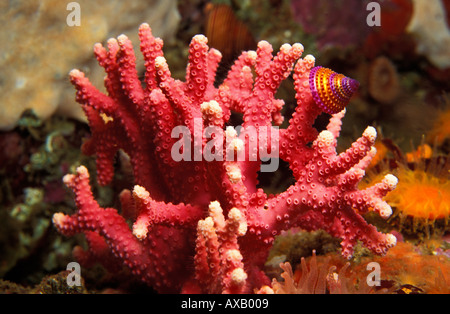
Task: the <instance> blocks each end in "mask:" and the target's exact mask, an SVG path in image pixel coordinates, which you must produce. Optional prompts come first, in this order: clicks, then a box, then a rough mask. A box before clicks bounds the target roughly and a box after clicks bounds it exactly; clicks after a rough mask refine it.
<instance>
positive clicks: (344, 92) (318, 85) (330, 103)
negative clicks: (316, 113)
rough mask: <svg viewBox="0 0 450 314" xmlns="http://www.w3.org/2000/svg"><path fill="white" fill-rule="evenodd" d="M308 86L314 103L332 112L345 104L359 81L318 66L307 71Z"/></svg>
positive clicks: (340, 108) (335, 111) (340, 109)
mask: <svg viewBox="0 0 450 314" xmlns="http://www.w3.org/2000/svg"><path fill="white" fill-rule="evenodd" d="M309 87H310V89H311V93H312V96H313V99H314V101H315V102H316V104H317V105H318V106H319V107H320V108H321V109H322V110H323V111H325V112H326V113H329V114H334V113H338V112H340V111H342V110H343V109H344V108H345V106H347V104H348V103H349V101H350V98H351V97H352V95H353V93H354V92H355V91H356V90H357V89H358V87H359V82H358V81H357V80H354V79H351V78H349V77H346V76H345V75H343V74H339V73H336V72H334V71H332V70H330V69H327V68H324V67H320V66H319V67H314V68H312V69H311V72H310V73H309Z"/></svg>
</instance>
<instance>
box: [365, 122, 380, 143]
mask: <svg viewBox="0 0 450 314" xmlns="http://www.w3.org/2000/svg"><path fill="white" fill-rule="evenodd" d="M363 136H364V137H365V138H367V139H368V140H369V141H371V142H372V143H374V142H375V140H376V138H377V130H376V129H375V128H374V127H373V126H368V127H367V128H366V130H365V131H364V133H363Z"/></svg>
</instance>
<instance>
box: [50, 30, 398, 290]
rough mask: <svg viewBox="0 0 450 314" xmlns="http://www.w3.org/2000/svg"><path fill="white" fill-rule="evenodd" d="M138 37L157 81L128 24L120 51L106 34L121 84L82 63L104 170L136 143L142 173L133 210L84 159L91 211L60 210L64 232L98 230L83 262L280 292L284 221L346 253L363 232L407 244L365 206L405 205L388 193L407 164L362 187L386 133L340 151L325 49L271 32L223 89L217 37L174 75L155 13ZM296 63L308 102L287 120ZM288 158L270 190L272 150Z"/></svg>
mask: <svg viewBox="0 0 450 314" xmlns="http://www.w3.org/2000/svg"><path fill="white" fill-rule="evenodd" d="M139 37H140V41H141V46H140V47H141V52H142V54H143V55H144V59H145V67H146V72H145V78H144V84H141V82H140V80H139V77H138V74H137V71H136V67H135V55H134V52H133V49H132V45H131V42H130V40H129V39H128V38H127V37H126V36H125V35H121V36H119V37H118V38H117V39H110V40H109V41H108V47H107V49H106V48H105V47H103V46H102V45H100V44H97V45H95V49H94V51H95V55H96V57H97V59H98V61H99V63H100V65H101V66H102V67H104V68H105V70H106V73H107V76H106V78H105V87H106V89H107V91H108V95H105V94H103V93H101V92H99V91H98V90H97V89H96V88H95V87H94V86H93V85H92V84H91V83H90V82H89V80H88V79H87V78H86V77H85V76H84V74H83V73H82V72H80V71H78V70H73V71H72V72H71V73H70V79H71V82H72V83H73V85H74V86H75V88H76V89H77V100H78V102H79V103H80V104H81V106H82V108H83V110H84V111H85V113H86V115H87V117H88V120H89V125H90V128H91V132H92V136H91V138H90V139H89V140H88V141H87V142H86V143H85V144H84V146H83V150H84V152H85V153H87V154H92V155H95V156H96V158H97V172H98V181H99V182H100V183H101V184H108V183H109V182H110V181H111V179H112V177H113V174H114V167H113V161H114V156H115V155H116V153H117V152H118V150H123V151H124V152H126V153H127V154H128V155H129V157H130V161H131V164H132V168H133V173H134V180H135V184H136V185H135V186H134V188H133V189H132V190H131V191H130V190H124V191H123V192H122V193H121V195H120V199H121V206H122V210H121V212H122V215H121V214H119V213H118V211H117V210H116V209H113V208H101V207H100V206H99V205H98V203H97V202H96V200H95V199H94V197H93V194H92V191H91V188H90V185H89V173H88V171H87V169H86V168H85V167H79V168H78V169H77V172H76V173H75V174H69V175H67V176H66V177H65V178H64V182H65V183H66V184H67V186H69V187H70V188H71V189H72V190H73V191H74V193H75V200H76V204H77V207H78V211H77V212H76V213H75V214H73V215H70V216H69V215H64V214H62V213H58V214H55V216H54V219H53V221H54V224H55V226H56V227H57V228H58V230H59V231H60V232H61V233H63V234H65V235H68V236H71V235H73V234H75V233H84V234H85V235H86V237H87V240H88V242H89V250H88V251H83V250H81V249H79V248H77V249H76V250H75V254H76V255H77V257H78V258H79V260H80V261H83V262H86V263H87V262H89V261H93V260H95V259H97V260H98V259H100V260H102V261H103V263H104V264H107V266H109V267H114V266H117V265H126V266H127V267H129V268H130V269H131V271H132V273H133V274H134V275H136V276H137V277H139V278H140V279H141V280H142V281H144V282H145V283H147V284H148V285H150V286H152V287H154V288H155V289H156V290H157V291H159V292H180V291H182V292H202V293H207V292H209V293H218V292H232V293H240V292H242V293H247V292H254V291H256V290H258V289H260V288H262V287H264V291H265V292H267V291H270V290H271V289H270V280H269V278H267V276H266V275H265V274H264V273H263V271H262V268H263V265H264V262H265V260H266V258H267V255H268V252H269V249H270V247H271V245H272V242H273V240H274V237H275V236H276V235H277V234H279V233H280V232H281V231H282V230H286V229H289V228H292V227H300V228H303V229H306V230H316V229H324V230H326V231H327V232H328V233H330V234H331V235H332V236H335V237H337V238H340V239H341V241H342V242H341V246H342V254H343V255H344V256H345V257H350V256H351V255H352V253H353V247H354V245H355V244H356V242H357V241H358V240H359V241H361V242H362V243H363V244H364V245H365V246H366V247H367V248H369V249H370V250H371V251H373V252H375V253H377V254H380V255H382V254H384V253H386V252H387V250H388V249H389V248H390V247H392V246H393V245H395V243H396V239H395V237H394V236H393V235H391V234H383V233H380V232H378V231H377V230H376V228H375V227H374V226H372V225H369V224H368V223H367V222H366V221H365V220H364V219H363V218H362V217H361V216H360V214H361V213H365V212H367V211H368V210H374V211H376V212H378V213H379V214H380V215H381V216H383V217H389V216H390V215H391V213H392V210H391V208H390V206H389V205H388V204H387V203H386V202H384V201H383V200H382V197H383V196H384V195H386V193H388V192H389V191H391V190H392V189H394V188H395V186H396V183H397V179H396V178H395V177H394V176H392V175H386V176H385V177H384V179H382V181H381V182H379V183H377V184H375V185H373V186H371V187H369V188H366V189H364V190H359V189H358V188H357V184H358V182H359V181H360V180H361V179H362V177H363V176H364V169H365V168H366V167H367V165H368V164H369V162H370V160H371V158H372V157H373V156H374V154H375V149H374V148H373V144H374V141H375V138H376V131H375V129H374V128H372V127H368V128H367V129H366V130H365V131H364V133H363V134H362V136H361V137H360V138H359V139H357V140H356V141H355V142H354V143H353V144H352V146H351V147H350V148H348V149H347V150H346V151H345V152H342V153H340V154H337V152H336V145H337V143H336V142H337V138H338V136H339V132H340V125H341V119H342V118H343V116H344V114H345V109H344V110H342V111H340V112H338V113H336V114H333V115H332V117H331V119H330V122H329V125H328V127H327V128H326V130H324V131H322V132H320V133H319V132H318V131H317V130H316V129H315V128H314V127H313V123H314V121H315V119H316V117H317V116H318V115H319V114H320V113H321V112H322V109H321V108H320V107H319V106H318V105H317V104H316V103H315V102H314V100H313V97H312V94H311V87H310V83H309V82H310V74H311V71H312V69H313V68H314V57H312V56H311V55H308V56H306V57H304V58H301V55H302V53H303V46H302V45H300V44H294V45H292V46H291V45H289V44H285V45H283V46H282V47H281V48H280V51H279V52H278V53H277V54H276V55H275V56H273V55H272V47H271V45H270V44H269V43H268V42H266V41H261V42H259V44H258V48H257V50H256V51H247V52H243V53H242V54H241V56H240V57H239V58H238V59H237V60H236V61H235V63H234V65H233V66H232V67H231V70H230V71H229V73H228V75H227V77H226V79H225V80H224V81H223V83H222V84H220V85H219V86H218V87H216V86H215V85H214V80H215V73H216V69H217V67H218V64H219V61H220V59H221V54H220V52H219V51H217V50H215V49H210V48H209V47H208V45H207V38H206V37H204V36H202V35H197V36H195V37H194V38H193V39H192V41H191V44H190V47H189V63H188V66H187V70H186V79H185V81H180V80H176V79H174V78H172V76H171V73H170V70H169V67H168V65H167V63H166V60H165V58H164V56H163V52H162V45H163V42H162V40H161V39H159V38H155V37H154V36H153V35H152V34H151V29H150V27H149V26H148V25H147V24H143V25H142V26H141V27H140V30H139ZM292 70H293V72H294V74H293V77H294V88H295V91H296V99H297V107H296V109H295V112H294V113H293V115H292V118H291V119H290V120H289V123H288V127H287V128H285V129H278V127H277V126H278V125H280V124H281V123H282V121H283V116H282V115H281V109H282V108H283V105H284V102H283V100H281V99H277V98H275V92H276V91H277V89H278V87H279V85H280V83H281V82H282V81H283V80H284V79H286V78H287V77H288V76H289V75H290V74H291V72H292ZM312 81H313V82H314V80H312ZM331 83H332V82H330V84H331ZM320 86H321V87H320V88H329V86H327V84H321V85H320ZM322 94H323V93H322ZM330 99H333V98H330ZM331 105H332V104H331ZM232 112H237V113H240V114H242V115H243V124H242V126H241V128H240V129H239V130H238V129H237V128H234V127H233V126H228V125H227V124H228V123H229V120H230V116H231V113H232ZM310 143H312V145H311V144H310ZM278 158H280V159H282V160H284V161H286V162H287V163H288V164H289V166H290V168H291V170H292V173H293V175H294V178H295V183H294V184H293V185H292V186H290V187H289V188H288V189H287V190H286V191H284V192H281V193H279V194H276V195H270V196H269V195H266V194H265V193H264V191H263V190H262V189H258V188H257V183H258V171H263V169H262V167H263V166H267V165H262V160H266V161H267V160H271V163H272V162H274V163H273V165H274V166H275V168H276V165H277V164H276V160H278ZM266 170H267V169H266ZM268 171H273V169H272V170H270V167H269V169H268ZM127 220H131V221H132V222H133V225H132V227H131V228H130V227H129V224H128V223H127Z"/></svg>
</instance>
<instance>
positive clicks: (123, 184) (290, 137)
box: [0, 0, 450, 294]
mask: <svg viewBox="0 0 450 314" xmlns="http://www.w3.org/2000/svg"><path fill="white" fill-rule="evenodd" d="M50 2H51V1H48V3H50ZM136 2H139V1H136ZM375 2H377V3H378V1H375ZM17 3H18V4H20V1H19V2H17ZM173 3H174V2H172V3H171V5H170V9H168V8H169V7H163V6H161V9H162V10H166V9H168V10H167V12H170V13H168V14H172V16H173V17H174V19H173V21H172V22H173V24H171V26H170V27H169V28H170V29H169V30H168V31H169V33H170V34H173V25H174V24H176V23H178V21H179V22H180V24H179V25H178V31H177V34H176V36H175V37H176V38H175V39H174V38H173V36H171V35H169V36H166V35H163V36H164V41H163V40H162V39H160V38H159V37H156V36H155V35H154V34H155V33H156V34H158V33H159V32H160V30H159V29H160V26H158V24H155V25H156V27H155V28H154V27H153V21H152V23H151V24H150V23H149V24H150V25H151V26H152V28H150V26H149V24H146V23H144V24H141V26H140V27H139V31H138V32H136V29H137V27H138V26H137V25H139V24H140V23H141V22H142V21H146V19H145V18H144V19H140V22H139V23H137V22H136V21H135V22H134V24H129V25H128V26H127V28H126V29H124V30H123V31H122V30H121V31H116V28H115V27H117V28H118V29H121V28H122V27H121V26H114V25H113V24H114V23H112V22H108V23H111V25H110V26H108V27H110V29H111V31H109V32H108V35H107V36H116V35H117V34H120V33H121V32H126V34H127V35H120V36H118V37H117V38H110V39H109V40H106V38H107V37H104V36H103V35H105V36H106V34H104V33H103V35H102V39H100V40H99V39H95V40H90V39H89V38H91V37H92V36H97V33H98V32H97V33H95V32H94V33H92V32H91V31H90V30H89V28H85V27H84V26H82V27H81V28H79V29H76V31H80V30H81V32H78V33H77V34H78V35H77V36H78V37H76V38H75V39H74V41H73V42H72V45H66V47H65V48H64V49H65V50H67V51H68V53H67V54H66V55H67V56H68V58H67V59H66V60H65V61H64V62H63V60H59V61H58V62H57V63H56V65H58V67H57V68H55V70H56V71H58V73H59V72H60V71H61V70H62V71H63V72H65V73H67V72H69V69H70V68H69V67H73V66H76V67H77V68H79V69H80V70H72V71H70V74H69V78H68V79H67V78H66V79H64V78H63V79H61V78H60V77H59V76H61V75H60V74H58V75H57V77H55V78H56V79H57V81H58V82H57V84H59V85H54V84H53V83H52V84H49V83H46V82H48V80H42V81H40V80H33V79H32V76H29V75H28V76H29V77H28V78H27V79H28V82H31V81H33V82H34V83H33V84H34V85H35V86H32V87H33V89H32V90H31V91H32V94H30V95H36V96H33V97H34V98H33V99H35V100H36V99H38V100H36V101H32V103H33V104H34V106H33V107H30V106H28V108H31V109H29V110H26V111H25V112H23V110H24V109H23V108H22V107H20V106H19V107H15V108H16V109H17V110H19V111H20V112H23V113H22V117H21V118H20V119H19V118H17V116H18V115H19V114H20V112H19V113H14V119H6V120H5V121H6V123H9V124H8V126H7V127H5V128H4V130H3V131H2V132H1V133H0V149H1V151H2V152H1V154H0V174H1V180H0V218H1V223H0V231H1V232H0V251H1V252H2V254H0V255H1V257H0V293H19V294H20V293H34V294H48V293H50V294H55V293H63V294H67V293H74V294H80V293H83V294H84V293H133V292H146V293H155V292H156V293H213V294H216V293H269V294H272V293H275V294H297V293H300V294H311V293H312V294H366V293H371V294H372V293H377V294H379V293H389V294H436V293H449V290H448V287H449V283H450V277H449V275H448V274H450V253H449V252H450V239H449V236H448V234H449V231H450V227H449V223H448V221H449V213H450V204H449V202H450V185H449V183H448V182H449V177H450V161H449V158H448V153H449V151H450V135H449V132H448V127H447V123H446V121H447V120H448V119H447V116H448V112H449V109H450V101H449V99H450V98H449V96H448V92H449V91H450V86H449V84H448V82H449V78H450V75H449V74H450V72H449V68H447V63H446V62H448V60H449V59H448V58H447V54H448V51H446V49H445V48H443V47H444V46H445V42H446V40H447V39H445V38H446V37H445V36H446V34H448V16H449V15H448V13H446V11H448V8H447V6H448V5H447V3H446V2H445V1H437V3H435V4H434V5H433V6H432V7H430V8H429V10H428V11H427V10H417V8H420V7H422V6H423V5H424V3H423V2H422V1H421V0H414V1H413V0H390V1H387V2H382V3H381V17H382V21H383V23H382V24H381V26H379V27H369V26H367V25H365V24H364V23H365V18H366V16H367V14H368V11H367V10H365V6H366V3H365V2H364V3H360V2H358V5H359V7H357V6H354V7H352V8H351V9H348V10H346V9H345V6H343V4H342V2H341V1H336V2H335V3H330V2H324V1H317V2H316V1H295V0H292V1H287V0H275V1H269V2H266V3H264V4H262V5H261V4H258V3H257V1H245V2H239V1H233V0H230V1H227V0H223V1H222V0H217V1H206V0H189V1H183V2H178V9H179V14H180V15H179V16H178V12H174V6H173ZM355 3H356V2H355ZM152 6H153V4H150V5H149V8H148V9H149V10H150V7H152ZM25 7H26V5H25V4H20V5H19V6H16V11H14V12H18V13H20V11H22V10H23V8H25ZM10 9H11V8H10ZM129 9H130V10H131V11H132V12H134V13H136V10H135V11H133V9H132V8H131V7H130V8H129ZM33 10H36V12H41V14H42V16H45V15H46V14H47V13H46V12H53V11H57V10H58V9H57V7H55V8H54V9H53V11H52V10H50V9H49V7H48V5H47V2H46V4H45V5H42V6H41V7H39V8H35V7H33V6H32V5H30V8H29V12H28V13H27V14H28V15H27V16H29V15H30V14H31V13H32V11H33ZM150 11H151V10H150ZM338 11H345V14H343V15H341V16H339V15H338V14H333V13H332V12H338ZM327 12H328V13H327ZM91 13H92V14H95V12H94V11H92V12H91ZM134 13H133V14H134ZM324 13H326V14H324ZM116 14H117V12H116ZM124 14H126V13H124ZM330 14H331V17H330V18H329V19H327V18H326V16H330ZM427 14H428V15H429V14H434V15H436V16H437V19H436V21H435V23H429V22H428V21H427V18H426V16H427ZM446 14H447V15H446ZM138 15H139V16H141V17H142V15H145V13H144V12H143V13H142V14H138ZM63 16H64V15H63ZM89 16H90V15H89ZM167 16H169V15H167ZM0 17H1V15H0ZM86 17H88V16H87V15H86ZM3 18H4V19H6V20H8V18H9V17H8V16H6V15H5V16H3ZM59 18H61V17H59ZM180 18H181V19H180ZM179 19H180V20H179ZM446 19H447V21H446ZM150 20H152V19H150ZM36 21H39V19H38V20H36ZM90 22H92V21H90ZM446 22H447V24H446ZM136 23H137V24H136ZM156 23H158V21H157V22H156ZM355 23H358V25H359V24H361V25H363V24H364V27H352V26H351V25H355ZM89 25H92V23H90V24H89ZM44 27H45V25H44ZM349 27H352V29H351V31H346V30H348V28H349ZM431 29H434V30H431ZM72 31H73V30H72ZM13 32H14V31H13ZM84 32H91V33H92V34H91V36H90V37H89V36H88V34H84ZM28 33H29V32H28ZM28 33H24V36H26V35H27V34H28ZM201 33H204V34H205V35H206V36H203V35H197V34H201ZM61 34H62V36H64V35H63V34H65V33H61ZM136 34H137V35H138V36H136ZM128 36H129V37H128ZM158 36H159V35H158ZM439 36H444V37H445V38H444V40H441V41H439V40H437V41H436V39H437V38H439ZM78 38H81V39H82V40H83V43H84V44H83V47H80V49H77V47H74V45H75V46H76V43H77V42H78V41H79V39H78ZM95 38H98V36H97V37H95ZM166 38H170V40H166ZM81 39H80V40H81ZM55 40H56V41H58V39H57V38H56V37H55ZM65 41H66V40H65ZM65 41H64V42H65ZM95 41H99V42H102V43H103V44H101V43H97V44H95V45H94V55H95V59H96V60H97V62H98V64H99V65H100V67H98V66H96V65H95V64H94V62H92V61H93V60H95V59H94V58H89V57H86V56H85V49H84V46H86V44H87V45H92V44H94V43H95ZM60 42H61V45H63V44H62V42H63V41H61V40H60ZM269 42H270V43H269ZM286 42H290V43H291V44H285V43H286ZM294 42H301V43H302V44H298V43H295V44H292V43H294ZM11 44H14V42H13V43H11ZM28 45H29V44H27V43H26V42H24V44H23V46H24V47H26V46H28ZM41 48H43V47H41ZM58 49H59V48H58V46H57V45H56V44H55V48H54V50H53V52H52V53H50V54H46V55H45V57H43V56H42V54H39V53H40V52H41V50H42V49H41V50H39V49H38V50H36V52H35V53H34V54H33V53H32V52H31V49H28V48H26V50H25V52H26V53H24V54H23V57H22V59H27V56H28V55H30V54H31V55H34V56H37V57H36V58H42V59H43V60H48V59H49V58H50V59H51V58H53V57H52V56H54V55H55V53H57V55H58V54H59V55H61V54H65V53H64V52H61V51H63V50H61V51H59V52H58V51H57V50H58ZM65 50H64V51H65ZM138 50H140V53H139V52H138ZM313 55H314V57H313ZM40 56H41V57H40ZM74 56H77V57H74ZM46 62H48V61H46ZM186 62H187V66H186ZM24 64H25V63H24ZM13 68H14V67H13V66H11V67H10V70H11V69H13ZM335 71H336V72H335ZM47 72H48V71H47ZM47 72H42V73H41V74H40V75H42V76H47V77H49V76H51V75H48V74H46V73H47ZM101 72H103V73H105V72H106V76H105V77H104V80H103V81H104V86H101V79H100V80H99V75H98V74H99V73H100V74H103V73H101ZM338 72H341V73H345V75H343V74H339V73H338ZM25 76H27V75H25ZM63 76H64V74H63ZM350 77H351V78H350ZM10 81H11V80H7V82H10ZM22 81H23V80H22ZM53 81H54V80H53ZM61 81H66V82H65V83H63V84H61ZM17 82H19V81H17V80H16V87H21V86H22V85H23V84H22V85H20V86H19V85H17V84H18V83H17ZM69 82H70V83H72V85H73V86H74V87H75V90H76V92H74V89H73V86H72V87H71V86H70V84H69ZM19 83H20V82H19ZM66 83H67V84H66ZM28 85H29V84H27V86H28ZM40 85H45V86H47V87H49V88H50V86H60V87H57V88H53V91H52V93H46V92H45V89H42V90H41V91H42V93H41V91H40V89H39V86H40ZM16 89H17V88H16ZM13 91H14V93H15V94H14V95H16V96H14V97H16V98H11V97H10V98H9V100H8V101H15V100H14V99H17V97H19V99H21V98H20V97H21V96H20V91H19V90H13ZM68 92H69V93H71V95H72V97H73V95H74V94H75V93H76V97H75V100H76V102H78V104H75V106H73V104H74V102H73V101H72V100H71V101H70V102H67V101H66V100H65V99H66V98H67V97H66V96H64V99H62V100H61V97H60V96H58V95H60V94H59V93H61V95H62V94H64V95H66V94H68ZM46 94H47V96H49V95H50V96H52V95H57V96H58V97H57V98H58V100H57V102H58V104H57V106H62V107H64V106H65V107H70V106H71V109H69V111H67V112H72V113H73V112H80V110H79V109H81V111H83V115H82V118H80V117H81V115H80V114H76V115H73V114H72V113H69V114H65V113H64V112H63V111H62V110H60V109H57V111H56V113H55V112H54V110H55V109H51V111H52V112H50V113H49V114H44V115H43V114H42V112H36V110H35V108H40V106H41V107H44V106H49V108H50V107H51V108H55V106H54V104H55V102H54V101H50V102H49V101H45V100H42V99H46V98H45V97H47V96H46ZM24 96H25V94H22V97H24ZM52 97H53V96H52ZM7 98H8V97H7ZM22 99H23V98H22ZM39 99H40V100H39ZM27 103H28V102H26V101H25V102H23V104H24V105H27ZM62 103H64V104H62ZM4 107H5V108H6V109H7V108H8V106H4ZM9 107H11V106H9ZM62 107H61V108H62ZM2 108H3V107H2ZM61 114H62V115H63V116H61ZM74 117H75V118H76V119H73V118H74ZM84 121H87V124H86V123H85V122H84ZM367 125H373V127H371V126H370V127H367ZM74 261H76V262H78V263H79V264H81V279H82V280H81V283H79V284H77V285H75V286H71V285H69V281H68V280H69V278H71V276H72V274H73V273H71V272H70V270H69V265H72V264H71V263H72V262H74ZM66 267H67V268H66ZM371 267H374V268H371ZM372 269H378V270H379V271H378V273H377V275H376V276H375V277H371V276H372V274H373V273H372V272H371V270H372ZM371 280H372V281H371Z"/></svg>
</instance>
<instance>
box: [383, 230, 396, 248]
mask: <svg viewBox="0 0 450 314" xmlns="http://www.w3.org/2000/svg"><path fill="white" fill-rule="evenodd" d="M396 244H397V238H396V237H395V235H393V234H392V233H388V234H386V245H387V246H388V247H393V246H395V245H396Z"/></svg>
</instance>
